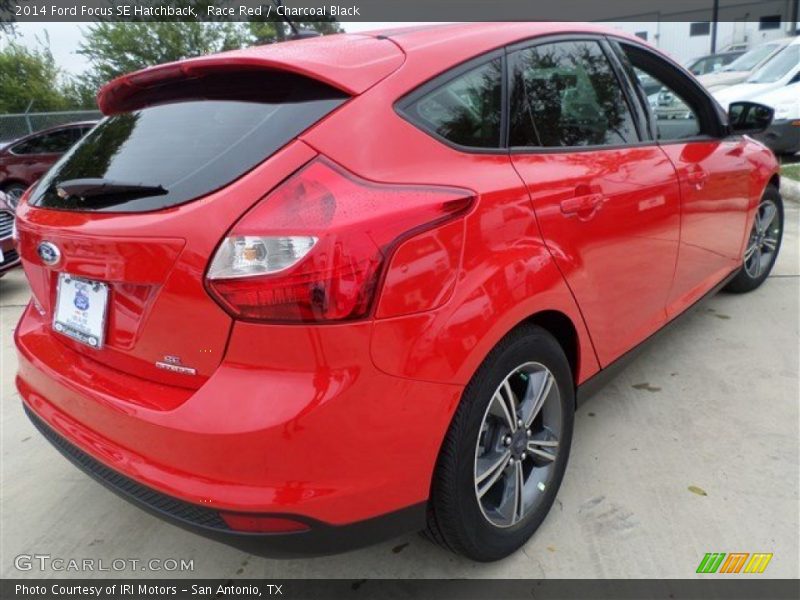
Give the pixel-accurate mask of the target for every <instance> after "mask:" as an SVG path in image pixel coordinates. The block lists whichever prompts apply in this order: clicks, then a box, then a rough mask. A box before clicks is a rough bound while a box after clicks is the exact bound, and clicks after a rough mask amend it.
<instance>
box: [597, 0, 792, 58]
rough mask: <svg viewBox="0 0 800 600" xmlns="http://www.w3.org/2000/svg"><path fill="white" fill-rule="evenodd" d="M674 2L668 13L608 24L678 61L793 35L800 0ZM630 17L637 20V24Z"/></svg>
mask: <svg viewBox="0 0 800 600" xmlns="http://www.w3.org/2000/svg"><path fill="white" fill-rule="evenodd" d="M708 4H709V7H710V8H712V9H713V10H712V14H716V15H717V17H716V19H712V20H711V21H708V20H700V18H701V17H704V18H705V19H708V12H709V7H704V10H702V11H700V10H697V8H696V7H697V2H692V3H689V2H685V1H684V0H673V1H672V2H670V8H669V9H668V10H663V11H658V12H648V13H640V14H636V15H620V16H619V18H618V19H616V20H615V22H613V23H609V24H610V25H612V26H614V27H617V28H619V29H622V30H624V31H627V32H629V33H633V34H635V35H638V36H639V37H641V38H642V39H645V40H647V41H648V42H650V43H651V44H653V45H654V46H656V47H658V48H660V49H661V50H663V51H665V52H666V53H667V54H669V55H670V56H672V57H673V58H674V59H676V60H677V61H678V62H680V63H686V62H688V61H689V60H691V59H693V58H697V57H698V56H703V55H705V54H713V53H715V52H721V51H724V50H728V49H734V48H745V49H749V48H752V47H754V46H757V45H758V44H760V43H761V42H764V41H767V40H770V39H775V38H781V37H786V36H791V35H797V30H798V4H800V0H716V1H715V0H708ZM633 19H636V20H635V21H634V20H633Z"/></svg>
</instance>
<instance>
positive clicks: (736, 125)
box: [728, 102, 775, 133]
mask: <svg viewBox="0 0 800 600" xmlns="http://www.w3.org/2000/svg"><path fill="white" fill-rule="evenodd" d="M774 116H775V109H773V108H770V107H769V106H765V105H763V104H756V103H755V102H731V105H730V106H729V107H728V123H729V124H730V128H731V131H732V132H733V133H762V132H763V131H765V130H766V129H767V127H769V126H770V125H771V124H772V119H773V117H774Z"/></svg>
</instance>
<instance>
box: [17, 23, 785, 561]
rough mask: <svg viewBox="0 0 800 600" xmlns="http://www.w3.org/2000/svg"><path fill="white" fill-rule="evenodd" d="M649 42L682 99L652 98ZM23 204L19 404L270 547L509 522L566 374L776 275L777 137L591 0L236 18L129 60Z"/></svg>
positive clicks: (526, 509) (487, 528)
mask: <svg viewBox="0 0 800 600" xmlns="http://www.w3.org/2000/svg"><path fill="white" fill-rule="evenodd" d="M643 74H647V75H648V76H649V77H652V78H654V79H656V80H658V81H660V82H662V84H663V85H664V86H666V87H667V88H668V89H670V90H671V92H672V93H673V94H674V95H675V97H676V98H679V99H680V100H681V101H682V102H684V103H685V105H686V107H687V109H686V115H685V117H683V118H678V119H669V120H664V121H662V120H658V119H657V118H656V116H655V115H654V113H653V112H652V110H651V108H650V106H649V105H648V102H647V98H646V96H645V95H644V93H643V90H642V88H641V85H640V83H639V77H640V76H643ZM99 104H100V106H101V108H102V110H103V111H104V113H105V114H106V115H108V117H107V118H106V119H105V120H104V121H102V122H101V123H100V124H99V125H98V126H97V127H96V128H95V129H94V130H93V131H92V132H91V133H90V134H89V135H88V136H87V137H86V138H85V139H84V140H83V141H82V142H81V143H80V144H79V145H78V146H77V147H76V148H75V149H73V150H72V151H71V152H70V153H69V154H67V155H66V156H65V157H64V158H63V159H62V160H61V161H60V162H59V163H58V164H57V165H55V166H54V167H53V169H52V170H50V171H49V173H47V175H45V176H44V177H43V179H42V180H41V182H40V183H39V184H38V186H36V187H35V189H33V190H32V191H31V192H29V194H28V197H27V198H26V199H24V200H23V203H22V205H21V206H20V209H19V213H18V228H19V236H20V252H21V256H22V263H23V266H24V269H25V272H26V274H27V276H28V279H29V280H30V284H31V288H32V292H33V299H32V301H31V303H30V306H28V308H27V309H26V311H25V313H24V315H23V317H22V320H21V321H20V323H19V326H18V328H17V331H16V344H17V347H18V349H19V364H20V367H19V374H18V377H17V386H18V388H19V391H20V393H21V395H22V398H23V400H24V406H25V410H26V411H27V412H28V414H29V416H30V418H31V419H32V420H33V422H34V423H35V425H36V426H37V427H38V428H39V429H40V430H41V432H42V433H43V434H44V435H45V436H46V437H47V438H48V439H49V440H50V441H51V442H53V444H55V445H56V446H57V447H58V449H59V450H61V451H62V452H63V453H64V454H65V455H66V456H67V457H68V458H70V459H71V460H72V461H73V462H75V463H76V464H77V465H78V466H80V467H81V468H82V469H84V470H85V471H87V472H88V473H89V474H91V475H92V476H94V477H95V478H97V479H99V480H100V481H101V482H103V483H105V484H106V485H108V486H109V487H111V488H112V489H114V490H115V491H117V492H118V493H119V494H121V495H123V496H124V497H126V498H128V499H130V500H132V501H134V502H136V503H138V504H139V505H141V506H142V507H144V508H146V509H149V510H151V511H153V512H155V513H157V514H159V515H161V516H164V517H167V518H169V519H171V520H172V521H174V522H175V523H177V524H180V525H182V526H185V527H191V528H194V529H195V530H197V531H199V532H202V533H203V534H205V535H208V536H211V537H216V538H219V539H223V540H225V541H227V542H228V543H231V544H234V545H237V546H240V547H243V548H247V549H248V551H251V552H260V551H263V549H264V548H265V546H264V542H265V540H267V539H272V540H280V541H281V542H283V544H284V545H283V548H284V549H286V550H297V551H328V550H331V549H333V548H337V547H343V546H345V545H352V544H355V543H365V542H369V541H372V540H375V539H378V538H380V537H384V536H389V535H392V534H396V533H399V532H401V531H405V530H410V529H414V528H417V529H421V528H424V527H426V526H427V530H428V532H429V535H430V537H432V538H433V539H434V540H436V541H437V542H439V543H441V544H442V545H443V546H445V547H447V548H450V549H452V550H454V551H457V552H460V553H463V554H465V555H466V556H469V557H471V558H473V559H476V560H494V559H498V558H501V557H503V556H506V555H508V554H509V553H511V552H512V551H514V550H515V549H516V548H518V547H519V546H520V545H522V544H523V543H524V542H525V541H526V540H527V539H528V538H529V537H530V536H531V534H532V533H533V532H534V530H535V529H536V528H537V527H538V526H539V524H540V523H541V522H542V520H543V519H544V517H545V515H546V513H547V512H548V510H549V508H550V506H551V505H552V503H553V501H554V498H555V496H556V493H557V491H558V488H559V484H560V483H561V479H562V477H563V475H564V471H565V468H566V465H567V458H568V455H569V449H570V442H571V438H572V430H573V413H574V410H575V407H576V402H578V403H579V402H580V401H581V400H582V399H584V398H586V397H587V396H589V395H590V394H591V393H592V391H593V390H595V389H596V388H597V387H598V386H599V385H600V384H601V383H602V382H603V381H604V380H605V378H606V377H607V376H608V375H609V374H610V373H612V372H613V367H615V366H618V365H620V364H622V363H623V362H624V360H625V359H626V358H628V357H630V356H631V355H632V353H633V351H634V350H635V349H636V348H637V347H638V346H640V344H641V343H642V342H643V341H645V340H647V339H648V338H650V337H651V336H653V334H655V333H656V332H657V331H659V330H661V329H662V328H663V327H664V326H665V325H667V324H669V323H671V322H673V321H674V320H675V318H676V317H678V316H679V315H681V314H682V313H684V312H685V311H686V310H687V309H688V308H690V307H691V306H692V305H694V304H695V303H697V302H698V301H699V300H700V299H702V298H703V297H704V296H706V295H708V294H711V293H713V292H715V291H716V290H718V289H720V288H721V287H723V286H726V287H727V289H729V290H732V291H736V292H742V291H747V290H750V289H753V288H755V287H757V286H759V285H760V284H761V283H762V282H763V281H764V280H765V278H766V277H767V274H768V273H769V271H770V269H771V267H772V265H773V263H774V261H775V257H776V255H777V253H778V249H779V246H780V240H781V233H782V225H783V212H782V205H781V199H780V196H779V194H778V174H777V172H778V165H777V163H776V161H775V158H774V156H773V155H772V153H771V152H770V151H769V150H768V149H766V148H765V147H764V146H763V145H761V144H760V143H758V142H755V141H753V140H752V139H750V138H749V137H747V136H744V135H741V134H740V133H739V131H742V130H743V129H744V128H745V127H750V128H751V129H755V128H757V127H764V126H766V124H768V122H769V120H770V115H769V111H768V110H766V109H763V107H759V106H757V105H749V104H742V105H739V106H736V107H735V109H736V114H735V115H733V116H734V119H733V120H734V121H735V124H734V125H731V124H729V122H728V117H727V115H725V114H724V113H723V112H722V111H721V109H720V108H719V106H718V105H717V104H716V103H715V102H714V101H713V100H712V99H711V97H710V96H709V95H708V94H707V93H706V92H705V91H704V90H703V88H702V87H701V86H700V85H698V84H697V82H696V81H695V80H694V79H693V78H692V77H691V75H689V74H688V73H687V72H686V71H684V70H683V69H681V68H680V67H678V66H676V65H675V64H674V63H672V62H671V61H670V60H669V59H667V58H665V57H664V56H662V55H661V54H659V53H658V52H657V51H655V50H653V49H652V48H650V47H648V46H647V45H645V44H643V43H642V42H641V41H640V40H639V39H637V38H633V37H627V36H625V35H624V34H621V33H619V32H616V31H613V30H610V29H604V28H600V27H595V26H581V25H576V24H574V23H566V24H554V23H517V24H467V25H452V26H441V27H428V28H418V29H409V30H398V31H382V32H378V33H375V34H362V35H340V36H331V37H325V38H318V39H312V40H303V41H293V42H288V43H284V44H277V45H274V46H267V47H259V48H251V49H247V50H241V51H236V52H231V53H226V54H219V55H215V56H208V57H202V58H197V59H192V60H186V61H183V62H180V63H175V64H168V65H163V66H159V67H155V68H150V69H146V70H144V71H141V72H138V73H134V74H132V75H128V76H125V77H122V78H120V79H118V80H116V81H113V82H111V83H110V84H108V85H107V86H106V87H105V88H104V89H102V90H101V92H100V94H99Z"/></svg>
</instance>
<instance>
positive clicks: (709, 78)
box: [698, 38, 795, 92]
mask: <svg viewBox="0 0 800 600" xmlns="http://www.w3.org/2000/svg"><path fill="white" fill-rule="evenodd" d="M793 39H795V38H783V39H778V40H770V41H769V42H764V43H763V44H761V45H759V46H756V47H755V48H753V49H752V50H748V51H747V52H745V53H744V54H742V55H741V56H740V57H739V58H737V59H736V60H734V61H733V62H732V63H730V64H729V65H727V66H725V67H722V68H721V69H720V70H719V71H717V72H715V73H708V74H705V75H700V76H699V77H698V80H699V81H700V83H702V84H703V87H705V88H706V89H707V90H708V91H709V92H715V91H717V90H721V89H723V88H726V87H728V86H731V85H735V84H737V83H741V82H742V81H744V80H745V79H747V78H748V77H749V76H750V75H752V74H753V73H754V72H756V71H757V70H758V69H759V68H761V67H762V66H763V65H764V64H766V63H767V61H769V60H770V58H772V57H773V56H775V55H776V54H777V53H778V52H780V51H781V50H783V49H784V48H785V47H786V46H788V45H789V44H790V43H791V42H792V40H793Z"/></svg>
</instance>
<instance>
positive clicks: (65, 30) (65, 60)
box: [17, 21, 419, 75]
mask: <svg viewBox="0 0 800 600" xmlns="http://www.w3.org/2000/svg"><path fill="white" fill-rule="evenodd" d="M340 24H341V25H342V27H343V28H344V30H345V31H347V32H348V33H352V32H356V31H368V30H370V29H380V28H383V27H393V28H394V27H403V26H407V25H418V24H419V23H411V22H409V23H377V22H375V23H357V22H350V21H342V22H340ZM89 25H90V23H17V33H18V34H19V35H18V38H17V41H18V42H20V43H22V44H24V45H26V46H32V47H33V46H36V45H38V43H39V42H46V40H47V39H48V38H49V40H50V43H49V45H50V50H51V51H52V53H53V58H55V61H56V64H57V65H58V66H59V67H61V69H63V70H64V71H65V72H66V73H69V74H72V75H77V74H79V73H82V72H83V71H85V70H86V68H87V67H88V63H87V61H86V59H85V58H84V57H83V56H81V55H80V54H77V53H76V50H77V49H78V44H79V43H80V41H81V38H82V34H81V29H85V28H86V27H88V26H89Z"/></svg>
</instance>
